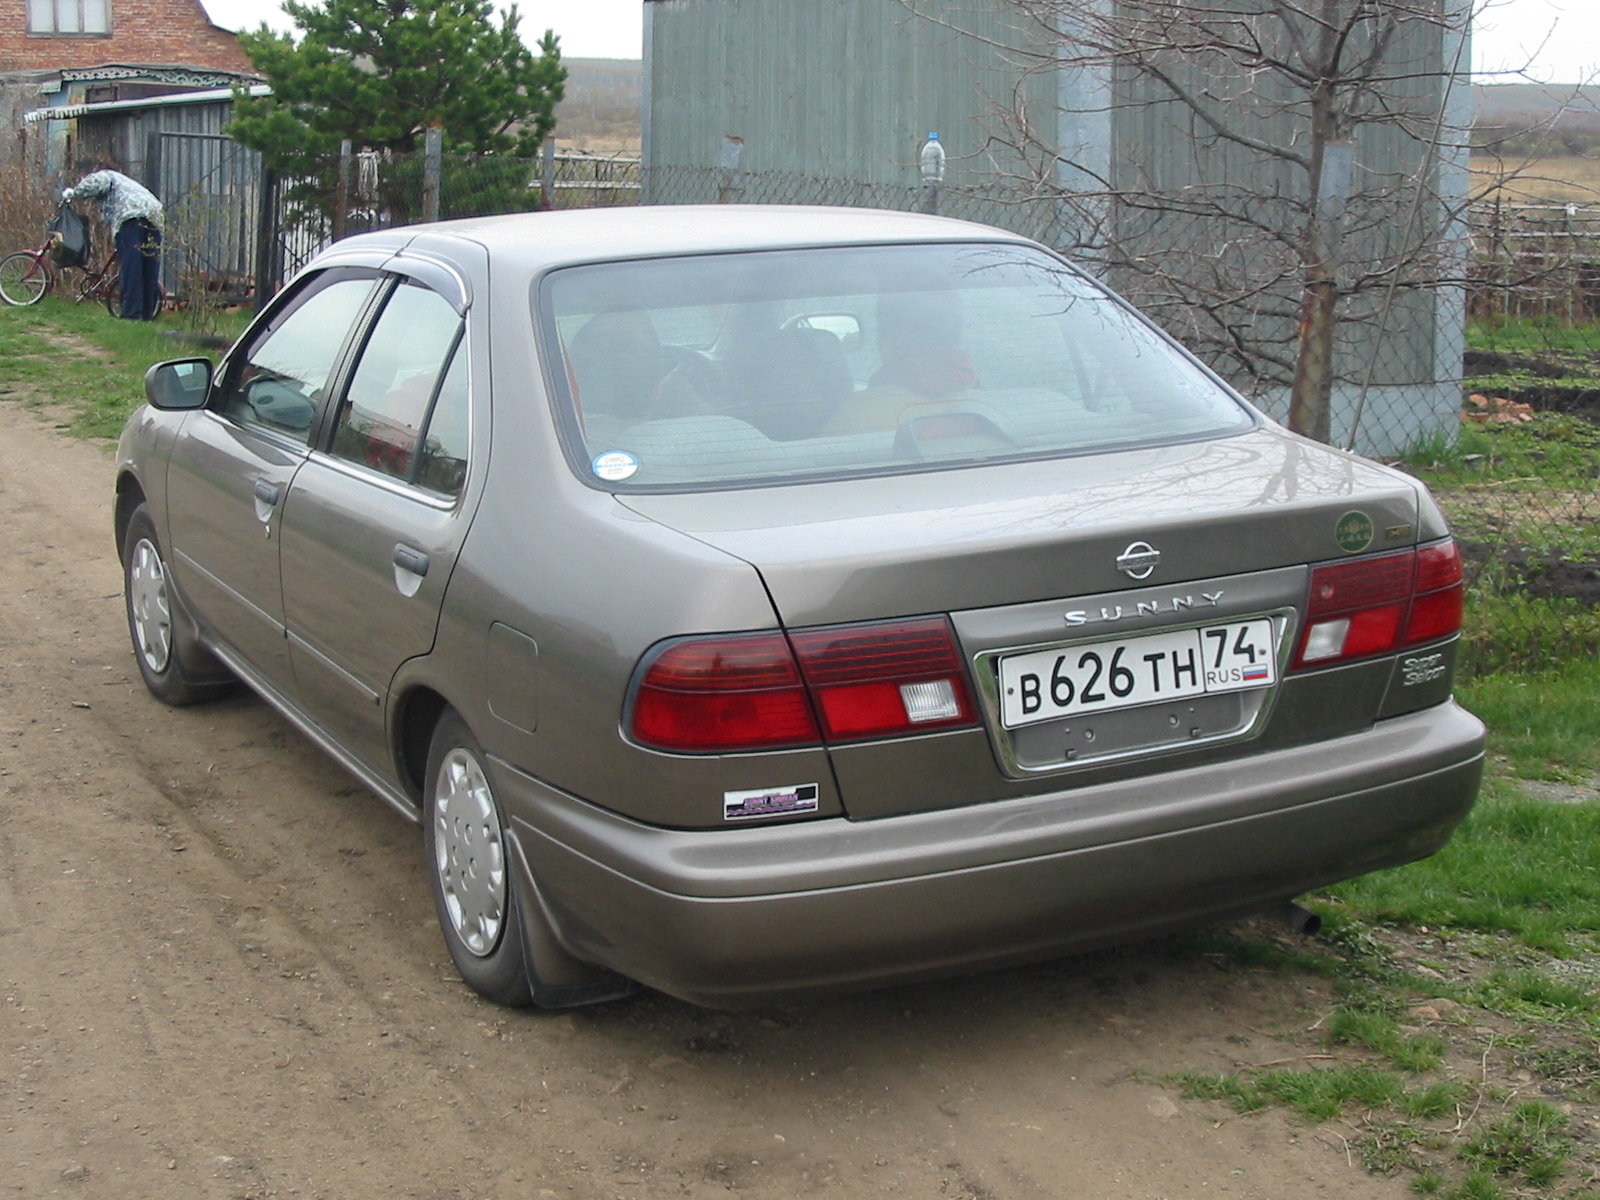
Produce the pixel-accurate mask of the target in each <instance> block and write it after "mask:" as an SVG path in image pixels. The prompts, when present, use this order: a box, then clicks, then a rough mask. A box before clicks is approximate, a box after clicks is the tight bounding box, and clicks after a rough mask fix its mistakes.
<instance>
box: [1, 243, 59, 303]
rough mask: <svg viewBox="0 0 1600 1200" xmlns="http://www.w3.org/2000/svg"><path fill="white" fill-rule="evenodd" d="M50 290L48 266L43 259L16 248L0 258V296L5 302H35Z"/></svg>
mask: <svg viewBox="0 0 1600 1200" xmlns="http://www.w3.org/2000/svg"><path fill="white" fill-rule="evenodd" d="M49 290H50V268H49V267H47V266H45V263H44V259H42V258H40V257H39V256H37V255H34V254H29V253H28V252H27V251H26V250H18V251H17V252H16V253H15V254H8V255H6V256H5V257H4V258H0V298H3V299H4V300H5V302H6V303H7V304H15V305H19V306H20V305H24V304H37V303H38V302H39V299H40V297H42V296H43V295H44V294H45V293H46V292H48V291H49Z"/></svg>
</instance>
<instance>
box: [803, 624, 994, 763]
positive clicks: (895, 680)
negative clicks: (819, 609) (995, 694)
mask: <svg viewBox="0 0 1600 1200" xmlns="http://www.w3.org/2000/svg"><path fill="white" fill-rule="evenodd" d="M790 640H791V641H792V642H793V643H794V648H795V652H796V653H797V654H798V655H799V656H800V669H801V670H802V671H803V672H804V674H805V678H806V684H807V686H808V687H809V688H810V689H811V695H812V696H813V697H814V698H815V700H816V704H817V713H818V715H819V716H820V717H821V718H822V732H823V736H824V737H826V738H827V739H828V740H829V741H847V740H850V739H852V738H867V737H892V736H893V735H895V734H901V733H920V732H922V731H924V730H929V729H945V728H949V727H950V726H953V725H966V724H969V723H971V721H972V702H971V700H970V699H969V698H968V695H967V679H966V672H965V671H964V670H963V669H962V666H961V656H960V654H959V653H958V652H957V650H956V642H955V635H954V634H953V633H952V632H951V630H950V623H949V622H948V621H946V620H945V619H944V618H943V617H929V618H927V619H924V620H916V621H890V622H885V623H882V624H875V625H845V626H840V627H837V628H833V629H806V630H800V631H798V632H796V633H793V634H791V635H790Z"/></svg>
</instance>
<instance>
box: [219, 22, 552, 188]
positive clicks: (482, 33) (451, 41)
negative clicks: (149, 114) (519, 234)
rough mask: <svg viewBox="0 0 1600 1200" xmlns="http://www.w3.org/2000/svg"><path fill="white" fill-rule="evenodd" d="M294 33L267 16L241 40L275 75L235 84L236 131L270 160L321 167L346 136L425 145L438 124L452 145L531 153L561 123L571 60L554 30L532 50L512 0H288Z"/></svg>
mask: <svg viewBox="0 0 1600 1200" xmlns="http://www.w3.org/2000/svg"><path fill="white" fill-rule="evenodd" d="M283 9H284V12H285V13H287V14H288V15H289V17H290V19H291V20H293V22H294V24H295V26H296V27H297V29H298V30H299V36H298V37H295V36H290V35H284V34H276V33H273V32H272V31H271V30H270V29H268V28H267V27H266V26H265V25H263V26H261V28H259V29H257V30H256V31H254V32H247V33H241V34H240V35H239V41H240V43H241V45H242V46H243V47H244V50H245V53H246V54H248V55H249V56H250V61H251V62H252V63H253V64H254V66H255V69H256V70H257V71H258V72H260V73H261V74H262V75H263V76H265V77H266V80H267V82H268V83H269V84H270V85H271V86H272V94H271V95H270V96H261V97H250V96H247V95H244V94H242V93H240V94H236V96H235V100H234V119H233V125H232V127H231V132H232V134H233V136H234V138H235V139H236V140H237V141H239V142H241V143H243V144H244V145H246V146H250V147H253V148H254V149H257V150H259V151H261V152H262V154H263V155H264V156H265V158H266V160H267V163H268V165H269V166H271V167H273V168H274V169H275V170H278V171H282V172H285V173H289V174H296V175H313V174H316V173H318V172H319V171H321V170H323V169H325V166H326V163H327V161H328V159H329V157H330V156H332V155H335V154H337V153H338V150H339V143H340V141H341V140H343V139H346V138H348V139H349V140H350V142H351V144H352V145H353V146H354V147H356V148H357V149H369V150H392V151H396V152H400V153H405V152H409V151H412V150H418V149H420V148H421V145H422V137H423V132H424V131H425V130H426V129H427V128H428V127H429V126H430V125H434V124H437V125H439V127H440V128H441V129H442V131H443V134H444V147H445V149H446V151H447V152H451V153H456V154H467V153H474V154H483V153H493V154H510V155H523V156H531V155H532V154H533V153H534V152H535V151H536V149H537V147H538V145H539V143H540V142H541V141H543V140H544V138H545V137H546V136H548V135H549V133H550V132H551V131H552V130H553V129H554V128H555V106H556V102H557V101H558V100H560V99H561V96H562V92H563V89H564V86H565V81H566V77H567V71H566V68H565V67H564V66H562V65H561V51H560V47H559V44H558V41H557V38H556V36H555V34H554V33H552V32H550V31H548V30H547V31H546V32H545V35H544V37H543V38H541V39H540V41H539V53H538V54H535V53H534V52H533V51H531V50H529V49H528V47H527V46H526V45H524V44H523V41H522V37H521V35H520V34H519V33H518V32H517V26H518V24H519V22H520V16H519V14H518V12H517V9H516V7H515V5H513V6H512V7H511V8H510V9H508V10H507V12H506V13H505V14H504V15H503V16H502V17H501V18H500V21H499V24H498V25H497V24H495V22H494V21H493V19H492V9H491V5H490V3H489V0H325V3H318V4H315V5H313V4H305V3H299V2H298V0H285V3H284V5H283Z"/></svg>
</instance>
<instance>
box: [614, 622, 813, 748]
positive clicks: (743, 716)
mask: <svg viewBox="0 0 1600 1200" xmlns="http://www.w3.org/2000/svg"><path fill="white" fill-rule="evenodd" d="M632 727H633V736H634V737H635V738H636V739H637V740H638V741H640V742H642V743H644V744H645V745H647V746H655V747H658V748H660V749H662V750H684V751H690V752H700V753H706V752H709V751H718V750H757V749H765V748H773V747H779V746H804V745H812V744H815V743H816V742H817V741H818V734H817V722H816V718H815V717H813V716H812V715H811V701H810V700H809V699H808V698H807V696H806V690H805V685H804V684H802V683H801V681H800V671H799V668H797V667H796V666H795V661H794V654H793V653H792V652H791V651H790V649H789V643H788V641H787V640H785V638H784V636H783V634H781V633H756V634H734V635H732V636H728V637H714V638H697V639H695V640H693V641H684V642H677V643H674V644H672V645H669V646H668V647H667V648H666V649H665V650H663V651H661V653H659V654H658V655H656V657H655V659H654V660H653V661H651V662H650V664H649V666H648V667H647V668H646V669H645V672H644V677H643V678H642V679H640V681H639V686H638V690H637V691H636V692H635V694H634V698H633V720H632Z"/></svg>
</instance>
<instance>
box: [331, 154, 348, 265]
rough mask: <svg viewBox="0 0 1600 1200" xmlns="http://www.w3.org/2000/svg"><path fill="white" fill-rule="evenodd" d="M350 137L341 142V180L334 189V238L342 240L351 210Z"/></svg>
mask: <svg viewBox="0 0 1600 1200" xmlns="http://www.w3.org/2000/svg"><path fill="white" fill-rule="evenodd" d="M350 166H351V155H350V139H349V138H345V139H344V141H342V142H340V143H339V182H338V183H337V184H335V185H334V191H333V240H334V241H336V242H337V241H342V240H343V238H344V236H345V222H346V220H347V219H348V217H349V212H350Z"/></svg>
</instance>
